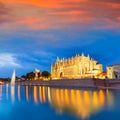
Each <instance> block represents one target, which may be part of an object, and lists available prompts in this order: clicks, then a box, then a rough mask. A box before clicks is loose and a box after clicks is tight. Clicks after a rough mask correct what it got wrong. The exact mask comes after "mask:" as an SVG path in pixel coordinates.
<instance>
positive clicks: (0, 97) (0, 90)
mask: <svg viewBox="0 0 120 120" xmlns="http://www.w3.org/2000/svg"><path fill="white" fill-rule="evenodd" d="M1 99H2V86H1V85H0V100H1Z"/></svg>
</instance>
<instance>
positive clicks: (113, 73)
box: [107, 64, 120, 79]
mask: <svg viewBox="0 0 120 120" xmlns="http://www.w3.org/2000/svg"><path fill="white" fill-rule="evenodd" d="M107 77H108V78H109V79H114V78H118V79H119V78H120V64H115V65H112V66H108V67H107Z"/></svg>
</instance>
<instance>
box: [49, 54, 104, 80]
mask: <svg viewBox="0 0 120 120" xmlns="http://www.w3.org/2000/svg"><path fill="white" fill-rule="evenodd" d="M102 72H103V65H102V64H99V63H98V62H97V61H96V60H93V59H91V58H90V56H89V55H88V56H85V55H84V54H82V55H81V56H80V55H76V56H75V57H72V58H69V59H64V58H63V59H59V58H58V57H57V59H56V62H55V63H52V65H51V77H52V79H78V78H93V77H94V78H96V77H98V74H100V73H102Z"/></svg>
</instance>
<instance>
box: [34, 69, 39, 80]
mask: <svg viewBox="0 0 120 120" xmlns="http://www.w3.org/2000/svg"><path fill="white" fill-rule="evenodd" d="M39 74H40V70H39V69H36V70H35V80H39V79H40V75H39Z"/></svg>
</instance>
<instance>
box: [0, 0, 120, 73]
mask: <svg viewBox="0 0 120 120" xmlns="http://www.w3.org/2000/svg"><path fill="white" fill-rule="evenodd" d="M119 41H120V1H119V0H44V1H43V0H42V1H41V0H0V50H1V51H0V53H1V54H0V67H1V68H2V69H3V68H4V67H6V69H8V68H9V67H10V68H11V67H17V68H18V69H19V71H20V73H21V74H23V73H24V72H27V71H29V70H34V69H35V68H39V69H42V70H43V69H47V70H49V71H50V65H51V62H53V61H55V59H56V57H57V56H60V57H71V56H74V55H75V54H76V53H82V52H84V51H85V53H86V54H91V55H92V56H93V57H95V58H97V60H98V61H100V62H101V63H102V62H103V63H105V64H110V63H113V62H112V61H119V60H120V58H118V57H117V56H118V54H119V52H120V50H119V46H118V45H119ZM116 43H117V44H116ZM114 46H117V47H114ZM11 53H14V54H11ZM113 58H115V59H116V60H113ZM101 59H102V60H101ZM22 66H25V67H22ZM5 72H6V70H4V73H5ZM0 74H2V73H0Z"/></svg>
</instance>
